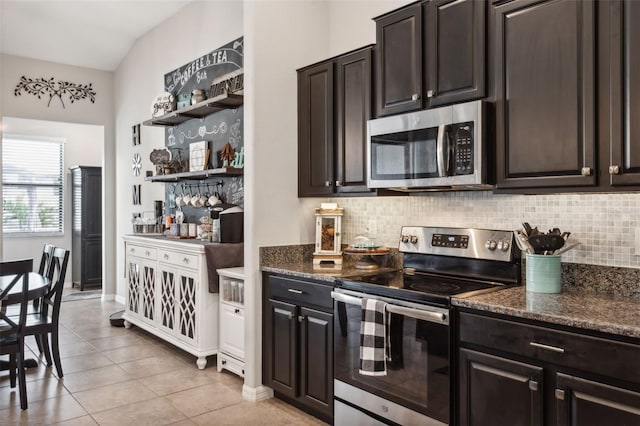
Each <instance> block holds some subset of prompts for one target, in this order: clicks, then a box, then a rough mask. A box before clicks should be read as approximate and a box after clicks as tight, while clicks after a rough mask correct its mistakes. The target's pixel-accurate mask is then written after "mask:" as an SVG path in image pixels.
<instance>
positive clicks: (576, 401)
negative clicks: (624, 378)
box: [555, 373, 640, 426]
mask: <svg viewBox="0 0 640 426" xmlns="http://www.w3.org/2000/svg"><path fill="white" fill-rule="evenodd" d="M556 387H557V389H556V390H555V398H556V403H557V411H558V422H557V425H558V426H574V425H575V426H601V425H640V410H639V409H638V408H639V407H640V392H633V391H630V390H627V389H622V388H620V387H617V386H611V385H608V384H604V383H599V382H594V381H591V380H586V379H583V378H580V377H574V376H570V375H568V374H562V373H558V375H557V382H556Z"/></svg>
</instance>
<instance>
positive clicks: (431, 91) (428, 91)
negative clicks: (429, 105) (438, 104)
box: [427, 90, 436, 98]
mask: <svg viewBox="0 0 640 426" xmlns="http://www.w3.org/2000/svg"><path fill="white" fill-rule="evenodd" d="M435 95H436V92H435V91H434V90H427V98H433V97H434V96H435Z"/></svg>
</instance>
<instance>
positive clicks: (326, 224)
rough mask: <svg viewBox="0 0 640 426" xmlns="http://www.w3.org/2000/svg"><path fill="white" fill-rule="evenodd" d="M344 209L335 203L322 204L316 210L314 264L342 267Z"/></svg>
mask: <svg viewBox="0 0 640 426" xmlns="http://www.w3.org/2000/svg"><path fill="white" fill-rule="evenodd" d="M343 214H344V209H343V208H342V207H338V205H337V204H335V203H322V204H321V205H320V208H317V209H316V213H315V216H316V245H315V251H314V253H313V264H314V266H316V265H329V266H331V265H334V266H335V265H342V216H343Z"/></svg>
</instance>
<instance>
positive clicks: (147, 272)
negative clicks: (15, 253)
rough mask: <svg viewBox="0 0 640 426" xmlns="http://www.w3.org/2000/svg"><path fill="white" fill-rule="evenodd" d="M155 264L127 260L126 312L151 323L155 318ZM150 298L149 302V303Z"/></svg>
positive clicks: (136, 259)
mask: <svg viewBox="0 0 640 426" xmlns="http://www.w3.org/2000/svg"><path fill="white" fill-rule="evenodd" d="M154 287H155V262H149V261H145V260H144V259H139V258H136V257H128V258H127V301H126V310H127V312H128V313H129V314H130V315H132V316H135V317H139V318H141V319H146V320H149V321H153V318H154V316H155V306H154V305H155V301H154V300H153V299H154V297H155V296H154V294H155V289H154ZM149 297H151V302H149Z"/></svg>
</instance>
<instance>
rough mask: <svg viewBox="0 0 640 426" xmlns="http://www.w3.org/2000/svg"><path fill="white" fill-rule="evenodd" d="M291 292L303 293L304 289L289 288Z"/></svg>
mask: <svg viewBox="0 0 640 426" xmlns="http://www.w3.org/2000/svg"><path fill="white" fill-rule="evenodd" d="M288 290H289V292H290V293H295V294H302V290H296V289H295V288H290V289H288Z"/></svg>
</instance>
